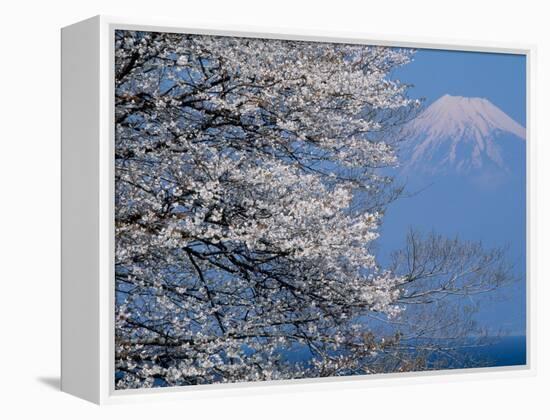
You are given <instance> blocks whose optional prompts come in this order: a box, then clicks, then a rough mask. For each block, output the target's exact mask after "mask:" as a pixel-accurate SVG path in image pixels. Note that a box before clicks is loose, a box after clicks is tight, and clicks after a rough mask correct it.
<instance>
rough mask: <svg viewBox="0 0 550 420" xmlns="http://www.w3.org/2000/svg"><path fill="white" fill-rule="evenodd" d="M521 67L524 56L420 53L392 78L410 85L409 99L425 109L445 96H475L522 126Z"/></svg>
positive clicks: (523, 87)
mask: <svg viewBox="0 0 550 420" xmlns="http://www.w3.org/2000/svg"><path fill="white" fill-rule="evenodd" d="M525 65H526V59H525V56H524V55H516V54H492V53H478V52H465V51H446V50H428V49H420V50H418V51H417V53H416V54H415V57H414V61H413V62H412V63H410V64H408V65H406V66H404V67H402V68H400V69H398V70H396V71H395V72H394V74H393V75H392V76H393V77H394V78H398V79H401V80H403V81H406V82H407V83H412V84H414V87H413V88H412V89H411V90H410V94H411V96H413V97H424V98H426V104H427V105H429V104H430V103H431V102H433V101H434V100H436V99H437V98H439V97H440V96H443V95H444V94H446V93H448V94H450V95H460V96H478V97H482V98H487V99H489V100H490V101H491V102H492V103H494V104H495V105H496V106H498V107H499V108H500V109H502V110H503V111H504V112H506V113H507V114H508V115H509V116H510V117H512V118H513V119H515V120H516V121H517V122H519V123H520V124H522V125H523V126H525V100H526V96H525V95H526V85H525V84H526V67H525Z"/></svg>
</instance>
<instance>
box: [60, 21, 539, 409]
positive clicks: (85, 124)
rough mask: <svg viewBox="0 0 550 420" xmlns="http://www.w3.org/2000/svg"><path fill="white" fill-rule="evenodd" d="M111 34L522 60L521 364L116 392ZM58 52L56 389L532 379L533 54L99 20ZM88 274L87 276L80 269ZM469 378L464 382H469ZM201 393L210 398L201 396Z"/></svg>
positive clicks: (453, 44) (167, 394) (215, 392)
mask: <svg viewBox="0 0 550 420" xmlns="http://www.w3.org/2000/svg"><path fill="white" fill-rule="evenodd" d="M116 29H131V30H147V31H161V32H178V33H190V34H208V35H226V36H240V37H252V38H258V37H261V38H273V39H291V40H305V41H325V42H343V43H358V44H368V45H384V46H401V47H416V48H436V49H445V50H462V51H478V52H499V53H514V54H524V55H525V56H526V58H527V164H528V177H527V182H528V200H527V232H528V238H527V279H526V281H527V364H526V365H525V366H518V367H502V368H476V369H458V370H453V371H430V372H417V373H406V374H384V375H373V376H355V377H338V378H323V379H301V380H285V381H273V382H262V383H236V384H224V385H198V386H190V387H174V388H155V389H139V390H115V389H114V380H113V378H114V321H113V319H114V286H113V285H114V269H113V267H114V129H113V127H114V122H113V121H114V76H113V71H114V42H113V40H114V31H115V30H116ZM61 47H62V48H61V51H62V66H61V67H62V90H61V97H62V123H61V126H62V279H61V281H62V323H61V327H62V341H61V349H62V355H61V361H62V363H61V365H62V375H61V388H62V390H63V391H65V392H67V393H70V394H73V395H75V396H78V397H80V398H83V399H86V400H88V401H91V402H94V403H96V404H105V403H116V402H129V401H136V400H142V399H155V400H158V399H163V398H190V397H193V398H195V397H198V396H204V395H207V396H220V395H228V394H235V393H236V394H251V393H264V392H294V391H303V390H308V389H310V388H315V389H335V388H339V387H365V386H380V385H384V386H385V385H396V384H407V383H421V382H427V381H428V382H433V381H438V382H444V381H452V380H456V379H457V378H464V377H467V378H468V379H483V378H489V377H490V378H498V377H503V376H505V377H510V376H526V375H533V374H534V372H535V355H534V352H533V349H534V346H533V340H534V337H533V335H532V332H533V330H534V329H533V311H534V308H533V299H531V296H532V295H533V289H534V284H533V283H534V281H533V279H532V278H531V277H532V276H531V269H530V267H531V254H532V252H531V249H530V248H531V244H532V243H533V233H534V232H533V229H532V226H531V224H530V221H531V220H533V208H532V205H531V203H532V200H531V198H532V197H531V196H530V191H531V185H533V174H534V159H533V156H534V153H535V152H534V147H535V144H534V141H535V139H533V138H532V135H531V127H532V124H531V112H530V107H531V105H532V104H533V92H534V89H533V85H532V81H533V77H532V69H533V66H532V60H533V57H534V54H535V50H534V47H533V46H525V45H519V46H516V45H513V46H511V45H496V44H492V43H485V42H478V43H477V42H476V43H472V42H468V43H463V42H460V41H454V40H453V41H450V40H441V41H439V40H437V41H434V40H425V39H405V38H395V39H390V38H383V37H377V36H371V35H365V34H341V33H337V34H335V33H328V32H309V31H300V30H295V31H294V30H293V31H281V30H278V29H272V28H248V27H247V28H245V27H231V26H229V25H227V26H224V27H213V26H208V27H206V26H205V27H202V28H200V29H199V28H193V27H190V26H186V25H180V24H178V23H173V22H158V21H156V22H155V21H152V20H151V21H148V22H143V21H133V20H131V19H126V18H114V17H106V16H96V17H93V18H91V19H88V20H85V21H82V22H79V23H76V24H74V25H71V26H67V27H65V28H63V29H62V31H61ZM83 267H85V269H83ZM465 375H467V376H465ZM204 391H208V392H207V393H205V392H204Z"/></svg>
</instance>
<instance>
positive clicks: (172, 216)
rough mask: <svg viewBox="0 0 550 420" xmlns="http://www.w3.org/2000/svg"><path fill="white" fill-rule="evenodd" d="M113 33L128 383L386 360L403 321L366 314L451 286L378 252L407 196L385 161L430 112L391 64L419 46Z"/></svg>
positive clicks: (121, 334) (123, 381) (350, 370)
mask: <svg viewBox="0 0 550 420" xmlns="http://www.w3.org/2000/svg"><path fill="white" fill-rule="evenodd" d="M115 43H116V48H115V51H116V53H115V54H116V63H115V73H116V74H115V78H116V80H115V101H116V106H115V120H116V134H115V135H116V141H115V165H116V171H115V183H116V210H115V213H116V257H115V258H116V261H115V263H116V266H115V276H116V328H115V340H116V356H115V361H116V371H117V378H116V386H117V388H137V387H150V386H173V385H188V384H205V383H216V382H233V381H255V380H268V379H288V378H303V377H318V376H331V375H350V374H357V373H363V374H364V373H369V372H375V371H388V370H391V369H389V368H388V363H386V362H384V364H383V365H384V367H381V366H382V364H381V362H380V360H382V359H381V358H380V355H381V354H386V355H391V354H393V355H394V356H395V354H396V353H395V352H396V351H397V350H396V349H398V342H399V341H400V337H399V336H398V334H396V333H395V328H394V329H392V328H382V329H381V330H380V331H378V332H377V333H375V332H374V329H373V328H371V327H370V326H369V323H368V322H362V321H361V320H364V319H366V318H369V317H371V318H373V317H375V318H378V319H381V320H383V321H384V323H386V325H395V324H392V322H394V321H395V320H397V319H401V317H400V314H401V312H403V310H404V309H406V308H407V305H409V304H410V303H411V302H412V301H416V300H419V299H425V296H433V295H435V294H436V293H439V295H441V296H443V295H444V294H445V292H446V291H449V290H450V289H443V290H439V291H438V288H437V287H433V288H431V289H430V290H431V291H432V292H431V294H426V295H420V294H415V292H414V291H411V290H413V289H412V288H411V285H412V284H415V285H416V284H421V283H420V281H421V280H422V279H424V278H426V276H425V273H426V272H419V271H418V268H416V267H415V268H412V269H410V270H406V269H404V266H403V263H402V262H403V260H404V257H403V255H402V254H401V256H400V257H396V260H395V264H394V266H393V267H388V268H387V269H383V268H382V267H380V265H379V264H378V262H377V260H376V258H375V255H374V252H373V250H372V245H373V244H374V241H375V240H376V238H377V237H378V228H379V225H380V223H381V221H382V216H383V212H384V208H385V205H386V204H387V203H388V202H389V201H391V199H392V198H394V197H395V195H396V194H398V193H399V188H397V187H394V186H393V184H392V180H391V178H390V177H388V176H384V175H383V171H381V169H382V168H386V167H390V166H394V165H396V164H397V159H396V150H395V149H396V144H397V143H395V139H396V138H397V137H398V136H397V134H398V133H399V127H400V126H401V124H402V123H403V122H404V121H406V120H407V119H409V118H410V117H411V116H412V115H413V114H414V113H415V112H416V110H417V109H418V107H419V103H418V102H417V101H412V100H410V99H408V97H407V94H406V93H407V87H408V86H407V85H406V84H403V83H401V82H399V81H396V80H392V79H391V78H390V77H389V74H390V72H391V71H392V69H394V68H396V67H399V66H401V65H404V64H406V63H408V62H409V60H410V59H411V57H412V55H413V53H414V52H413V51H412V50H408V49H396V48H387V47H377V46H376V47H373V46H364V45H347V44H346V45H344V44H334V43H317V42H300V41H287V40H265V39H247V38H237V37H214V36H203V35H187V34H173V33H153V32H133V31H117V32H116V35H115ZM462 255H463V256H464V253H463V254H462ZM430 257H433V255H432V256H430ZM467 257H468V261H470V260H471V259H472V255H468V256H467ZM427 260H428V258H427ZM400 261H401V262H400ZM454 263H455V265H456V261H454ZM425 264H428V262H427V261H425ZM409 268H410V267H409ZM475 268H476V267H475V264H474V265H473V266H472V269H474V272H475ZM438 274H439V275H440V277H441V276H443V277H444V276H445V275H447V274H448V270H447V271H446V270H441V271H439V272H438ZM428 278H431V279H433V278H435V276H428ZM474 283H475V282H474ZM452 284H453V285H455V286H456V284H457V282H452ZM468 284H469V283H468ZM431 285H432V286H433V285H434V284H433V283H431ZM462 286H464V284H462ZM448 287H450V286H448ZM459 288H460V290H461V291H464V290H465V289H464V287H459ZM415 290H416V289H415ZM418 293H420V292H418ZM449 293H450V291H449ZM439 295H438V296H439ZM292 349H300V351H307V352H308V354H310V356H311V357H310V358H308V359H307V360H298V361H295V360H294V361H293V360H292V358H291V357H288V354H289V353H292ZM304 349H305V350H304ZM297 351H298V350H297ZM399 357H400V359H399V360H400V361H401V362H400V367H399V368H398V369H405V367H404V366H407V365H408V364H410V363H412V362H410V360H408V358H407V360H406V361H404V357H403V353H401V356H399ZM384 360H386V361H387V359H384ZM393 370H395V369H393Z"/></svg>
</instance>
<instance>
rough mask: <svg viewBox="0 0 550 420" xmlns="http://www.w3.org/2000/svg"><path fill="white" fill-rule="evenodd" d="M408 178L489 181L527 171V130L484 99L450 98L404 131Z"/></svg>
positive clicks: (441, 100) (404, 162)
mask: <svg viewBox="0 0 550 420" xmlns="http://www.w3.org/2000/svg"><path fill="white" fill-rule="evenodd" d="M404 134H405V141H404V143H403V147H402V152H401V156H400V158H401V159H400V160H401V162H402V171H401V172H402V173H403V174H405V175H407V176H410V175H411V174H414V175H427V176H430V175H431V176H434V175H458V176H461V177H462V176H474V177H477V178H483V179H485V181H487V180H496V179H502V178H503V177H505V176H508V175H512V174H514V173H516V174H517V173H520V172H524V171H525V149H526V147H525V139H526V135H525V134H526V133H525V128H524V127H522V126H521V125H520V124H519V123H517V122H516V121H514V120H513V119H512V118H510V117H509V116H508V115H507V114H505V113H504V112H503V111H502V110H500V109H499V108H498V107H496V106H495V105H493V104H492V103H491V102H489V101H488V100H487V99H484V98H468V97H463V96H450V95H445V96H442V97H441V98H439V99H438V100H436V101H435V102H433V103H432V104H431V105H430V106H429V107H428V108H426V109H425V110H424V111H423V112H422V113H421V114H420V115H419V116H417V117H416V118H415V119H413V120H412V121H411V122H409V123H408V124H407V125H406V126H405V127H404Z"/></svg>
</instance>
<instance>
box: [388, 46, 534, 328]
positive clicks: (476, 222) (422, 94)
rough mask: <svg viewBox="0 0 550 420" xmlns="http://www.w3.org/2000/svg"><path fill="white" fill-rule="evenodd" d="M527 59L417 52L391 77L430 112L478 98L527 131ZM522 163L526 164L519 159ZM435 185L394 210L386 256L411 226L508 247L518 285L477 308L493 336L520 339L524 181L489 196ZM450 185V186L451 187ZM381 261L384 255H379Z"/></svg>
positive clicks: (522, 325)
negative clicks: (441, 103) (452, 101)
mask: <svg viewBox="0 0 550 420" xmlns="http://www.w3.org/2000/svg"><path fill="white" fill-rule="evenodd" d="M525 66H526V59H525V56H522V55H512V54H490V53H474V52H462V51H443V50H426V49H421V50H418V52H417V53H416V55H415V58H414V61H413V62H412V63H410V64H407V65H406V66H403V67H402V68H400V69H397V70H395V71H394V72H393V74H392V75H391V76H392V78H397V79H400V80H401V81H403V82H405V83H409V84H413V85H414V87H413V88H411V89H410V91H409V94H410V95H409V96H411V97H413V98H425V101H426V102H425V105H426V106H429V105H430V104H431V103H432V102H433V101H435V100H437V99H438V98H439V97H441V96H443V95H445V94H450V95H457V96H469V97H472V96H473V97H483V98H486V99H488V100H489V101H491V102H492V103H493V104H495V105H496V106H497V107H499V108H500V109H502V110H503V111H504V112H505V113H507V114H508V115H509V116H510V117H512V118H513V119H515V120H516V121H517V122H519V123H520V124H522V125H524V126H525V119H526V67H525ZM522 159H523V158H522ZM441 178H442V177H440V178H438V179H436V180H435V181H436V184H437V183H438V185H436V186H435V187H434V188H431V189H428V190H427V191H426V192H423V193H422V194H418V195H417V196H414V197H412V198H409V199H407V198H406V199H403V200H397V201H396V202H395V203H392V204H391V205H390V207H389V209H388V212H387V214H386V216H385V219H384V224H383V226H382V228H381V230H382V231H381V233H382V235H381V241H380V245H381V250H382V251H383V253H385V252H388V251H390V250H391V249H396V248H399V247H400V246H402V244H403V240H404V237H405V233H406V231H407V229H408V228H409V227H415V228H418V229H420V230H421V231H424V232H429V231H431V230H433V231H435V232H438V233H441V234H444V235H446V236H450V237H453V236H454V235H459V236H460V237H461V238H462V239H465V240H472V241H482V243H483V245H484V246H486V247H495V246H496V247H499V246H506V247H508V248H509V250H508V259H509V261H510V262H511V263H512V264H514V267H515V268H514V271H515V273H516V274H517V275H518V276H519V277H521V278H522V281H520V282H519V283H517V284H515V285H514V286H512V287H509V288H507V289H506V290H504V291H503V292H504V295H506V296H505V298H504V299H499V300H498V301H495V300H494V299H489V300H486V301H485V302H484V304H483V305H482V306H481V310H480V313H479V316H478V320H479V321H480V323H482V324H483V325H485V326H486V327H487V328H488V329H489V331H490V332H493V333H496V332H497V331H499V330H500V329H503V330H505V331H506V333H507V334H510V335H523V334H524V333H525V319H526V314H525V311H526V310H525V271H526V269H525V267H526V263H525V256H526V247H525V233H526V232H525V217H526V216H525V214H526V211H525V206H526V200H525V179H524V176H523V177H522V176H521V174H520V175H519V176H517V177H516V178H515V179H513V180H511V181H510V182H509V183H508V184H507V185H504V186H503V187H500V188H499V189H495V190H493V191H490V192H480V191H476V190H475V189H474V188H470V186H468V184H467V183H461V181H459V183H458V184H457V183H456V180H454V181H451V180H445V179H441ZM453 182H454V184H453ZM382 255H383V254H382Z"/></svg>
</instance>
